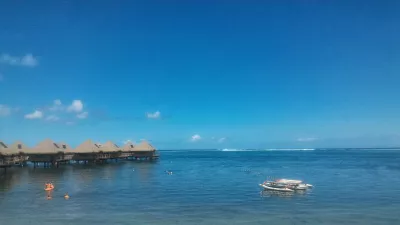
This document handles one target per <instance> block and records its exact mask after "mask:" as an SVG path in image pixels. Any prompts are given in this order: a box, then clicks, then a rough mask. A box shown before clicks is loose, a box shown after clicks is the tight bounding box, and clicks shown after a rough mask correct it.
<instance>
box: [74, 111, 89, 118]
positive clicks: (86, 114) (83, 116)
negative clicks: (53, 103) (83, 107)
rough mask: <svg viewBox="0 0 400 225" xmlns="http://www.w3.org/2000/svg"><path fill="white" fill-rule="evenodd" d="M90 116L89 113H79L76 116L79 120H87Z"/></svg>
mask: <svg viewBox="0 0 400 225" xmlns="http://www.w3.org/2000/svg"><path fill="white" fill-rule="evenodd" d="M88 115H89V113H88V112H83V113H79V114H78V115H76V117H77V118H78V119H86V118H87V116H88Z"/></svg>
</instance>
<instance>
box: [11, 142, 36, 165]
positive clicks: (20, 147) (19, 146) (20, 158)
mask: <svg viewBox="0 0 400 225" xmlns="http://www.w3.org/2000/svg"><path fill="white" fill-rule="evenodd" d="M7 147H8V151H9V152H10V153H12V155H13V158H14V164H18V163H22V162H25V161H26V160H28V158H29V156H28V155H26V152H28V151H29V150H30V148H29V147H28V146H27V145H25V144H24V143H22V141H16V142H14V143H13V144H11V145H8V146H7Z"/></svg>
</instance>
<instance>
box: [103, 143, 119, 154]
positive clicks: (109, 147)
mask: <svg viewBox="0 0 400 225" xmlns="http://www.w3.org/2000/svg"><path fill="white" fill-rule="evenodd" d="M120 150H121V148H120V147H119V146H118V145H116V144H114V143H113V142H112V141H107V142H106V143H105V144H103V145H101V146H100V151H103V152H118V151H120Z"/></svg>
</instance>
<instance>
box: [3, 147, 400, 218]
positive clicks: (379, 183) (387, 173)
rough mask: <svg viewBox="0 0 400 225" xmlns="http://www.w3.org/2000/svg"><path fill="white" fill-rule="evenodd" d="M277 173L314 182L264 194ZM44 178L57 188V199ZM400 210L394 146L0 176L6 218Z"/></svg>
mask: <svg viewBox="0 0 400 225" xmlns="http://www.w3.org/2000/svg"><path fill="white" fill-rule="evenodd" d="M166 170H170V171H172V172H173V174H172V175H168V174H167V173H165V171H166ZM270 177H276V178H278V177H285V178H292V179H303V180H305V181H307V182H308V183H311V184H313V185H314V186H315V188H313V189H312V190H309V191H308V192H305V193H298V194H294V195H283V194H278V193H270V192H261V190H260V188H259V186H258V184H259V183H261V182H262V181H263V180H265V179H267V178H270ZM46 181H53V183H54V184H55V186H56V189H55V190H54V192H53V193H52V197H53V198H52V200H46V194H45V192H44V191H43V184H44V183H45V182H46ZM65 192H68V193H69V194H70V196H71V198H70V199H69V200H64V199H63V194H64V193H65ZM399 210H400V151H396V150H350V151H345V150H313V151H311V150H310V151H218V150H213V151H211V150H209V151H205V150H204V151H161V158H160V160H159V161H157V162H137V161H123V162H118V163H115V162H110V163H108V164H103V165H66V166H62V167H60V168H58V169H55V168H37V169H33V168H13V169H12V170H9V171H8V173H7V174H6V175H2V177H1V178H0V221H1V222H0V224H5V225H28V224H31V225H39V224H40V225H46V224H49V225H50V224H51V225H54V224H60V225H66V224H74V225H80V224H82V225H83V224H167V225H168V224H188V225H191V224H204V225H205V224H207V225H211V224H215V225H218V224H230V225H232V224H250V225H252V224H282V225H285V224H318V225H320V224H342V225H343V224H352V225H353V224H397V225H398V224H400V213H399Z"/></svg>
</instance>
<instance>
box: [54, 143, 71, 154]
mask: <svg viewBox="0 0 400 225" xmlns="http://www.w3.org/2000/svg"><path fill="white" fill-rule="evenodd" d="M57 145H58V146H59V147H60V148H61V151H63V152H65V153H69V152H74V150H73V149H72V148H71V146H70V145H69V144H67V143H66V142H64V141H61V142H58V143H57Z"/></svg>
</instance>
